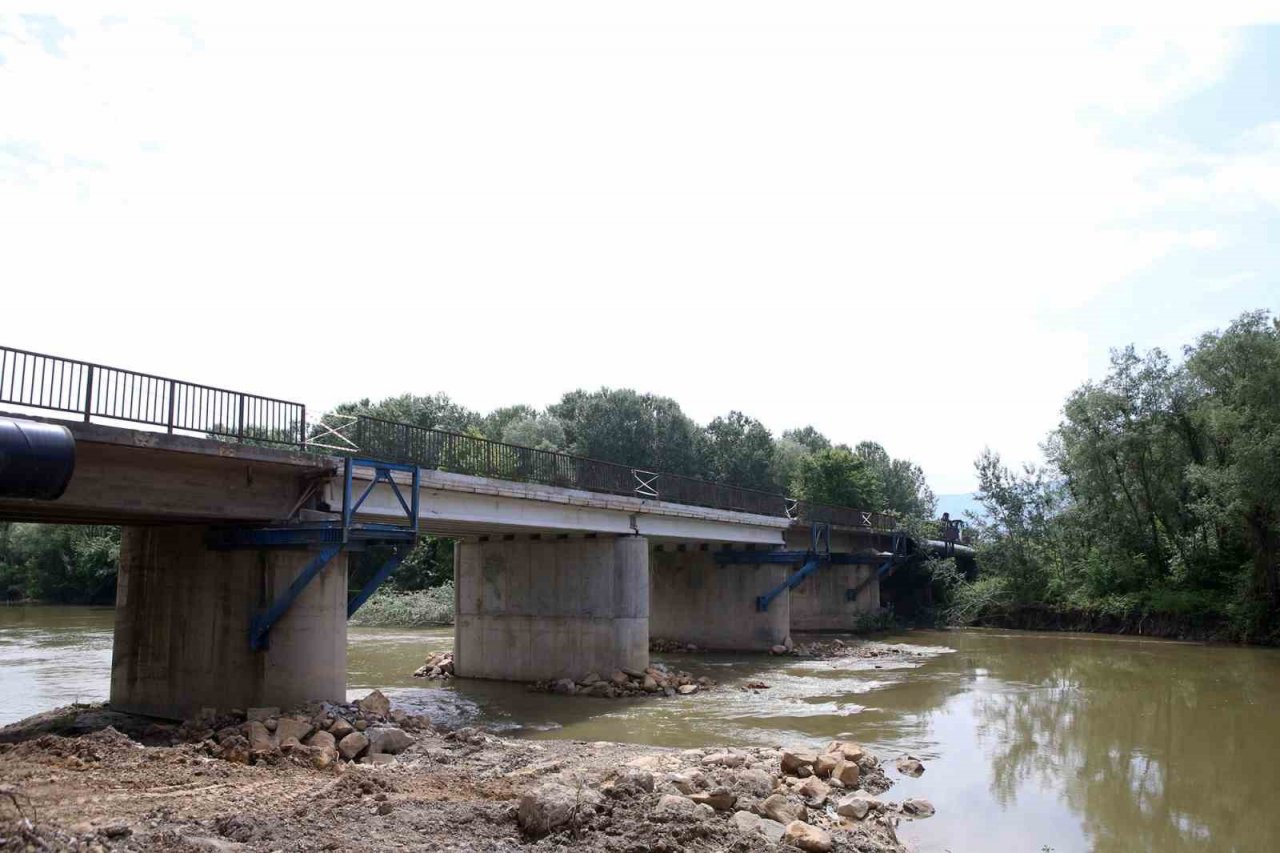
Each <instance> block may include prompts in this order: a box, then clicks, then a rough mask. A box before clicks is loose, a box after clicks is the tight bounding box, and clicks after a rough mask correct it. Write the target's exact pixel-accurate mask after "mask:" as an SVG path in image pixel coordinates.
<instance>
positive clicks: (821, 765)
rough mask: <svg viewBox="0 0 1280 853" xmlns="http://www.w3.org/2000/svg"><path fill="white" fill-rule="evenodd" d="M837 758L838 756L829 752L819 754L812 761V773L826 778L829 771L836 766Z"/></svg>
mask: <svg viewBox="0 0 1280 853" xmlns="http://www.w3.org/2000/svg"><path fill="white" fill-rule="evenodd" d="M839 760H840V759H839V758H837V757H836V756H834V755H831V754H830V753H824V754H822V755H819V756H818V759H817V760H816V761H814V762H813V772H814V775H815V776H821V777H822V778H823V779H826V778H827V777H828V776H830V775H831V771H832V770H834V769H835V768H836V762H838V761H839Z"/></svg>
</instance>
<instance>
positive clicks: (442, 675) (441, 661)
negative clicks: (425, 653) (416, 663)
mask: <svg viewBox="0 0 1280 853" xmlns="http://www.w3.org/2000/svg"><path fill="white" fill-rule="evenodd" d="M413 677H414V678H433V679H441V680H445V681H447V680H448V679H450V678H453V651H452V650H450V651H447V652H436V653H435V654H433V655H430V656H429V657H427V662H426V663H424V664H423V665H422V666H420V667H418V668H417V669H416V670H414V673H413Z"/></svg>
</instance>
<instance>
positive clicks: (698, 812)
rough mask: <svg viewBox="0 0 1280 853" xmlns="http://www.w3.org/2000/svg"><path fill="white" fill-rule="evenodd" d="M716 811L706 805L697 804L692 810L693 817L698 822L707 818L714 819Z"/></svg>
mask: <svg viewBox="0 0 1280 853" xmlns="http://www.w3.org/2000/svg"><path fill="white" fill-rule="evenodd" d="M715 814H716V810H715V809H713V808H711V806H709V805H707V804H706V803H698V805H697V806H696V807H695V808H694V810H693V816H694V817H696V818H698V819H699V820H706V819H707V818H709V817H715Z"/></svg>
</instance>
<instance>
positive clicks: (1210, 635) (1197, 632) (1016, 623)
mask: <svg viewBox="0 0 1280 853" xmlns="http://www.w3.org/2000/svg"><path fill="white" fill-rule="evenodd" d="M966 624H967V625H969V626H972V627H976V628H1014V629H1018V630H1023V631H1071V632H1079V633H1092V634H1130V635H1134V636H1139V637H1162V638H1166V639H1171V640H1196V641H1200V642H1239V641H1242V640H1243V639H1244V638H1242V637H1240V636H1239V635H1238V633H1237V632H1236V630H1235V628H1234V626H1233V625H1232V621H1231V619H1230V617H1228V616H1226V615H1224V614H1221V613H1215V612H1204V613H1178V612H1167V611H1166V612H1160V611H1151V610H1142V609H1125V610H1111V609H1102V608H1097V609H1089V608H1081V607H1065V606H1058V605H1053V604H1010V605H998V606H991V607H987V608H985V609H984V610H982V611H981V612H980V613H979V614H978V615H977V616H975V617H973V618H972V619H970V620H968V622H967V623H966ZM1261 639H1262V640H1263V642H1262V643H1261V644H1263V645H1274V644H1275V638H1261ZM1257 641H1258V640H1257V639H1255V642H1257Z"/></svg>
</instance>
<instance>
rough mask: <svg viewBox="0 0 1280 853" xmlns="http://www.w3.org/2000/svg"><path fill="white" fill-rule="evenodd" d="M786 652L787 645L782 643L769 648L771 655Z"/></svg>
mask: <svg viewBox="0 0 1280 853" xmlns="http://www.w3.org/2000/svg"><path fill="white" fill-rule="evenodd" d="M786 653H787V647H786V646H783V645H777V646H774V647H773V648H771V649H769V654H771V655H785V654H786Z"/></svg>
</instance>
